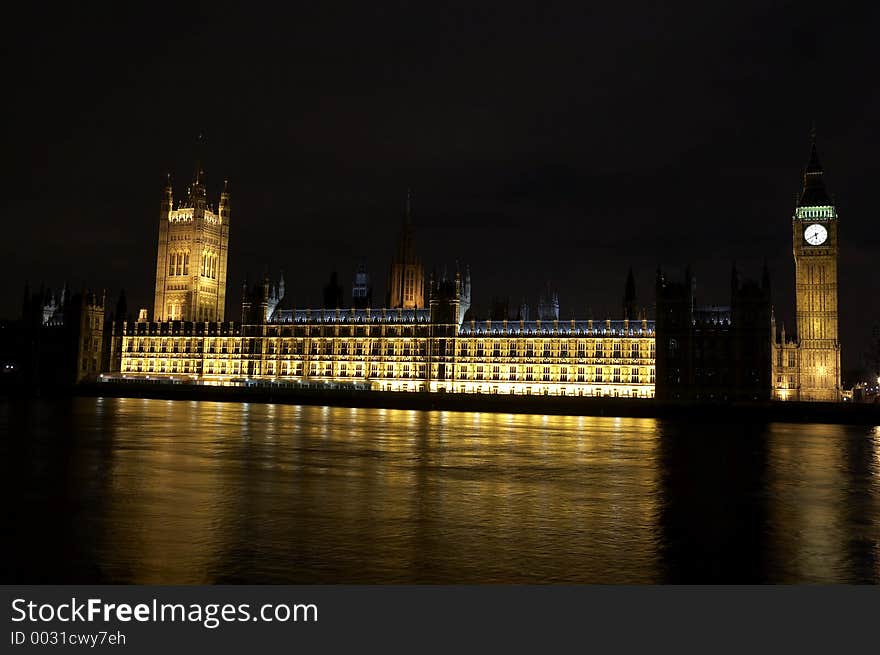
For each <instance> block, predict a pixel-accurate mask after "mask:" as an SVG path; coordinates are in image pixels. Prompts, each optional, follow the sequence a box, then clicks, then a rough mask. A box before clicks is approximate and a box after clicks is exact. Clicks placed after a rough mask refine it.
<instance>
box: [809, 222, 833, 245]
mask: <svg viewBox="0 0 880 655" xmlns="http://www.w3.org/2000/svg"><path fill="white" fill-rule="evenodd" d="M827 238H828V230H826V229H825V226H824V225H808V226H807V229H806V230H804V241H806V242H807V243H809V244H810V245H811V246H821V245H822V244H823V243H825V240H826V239H827Z"/></svg>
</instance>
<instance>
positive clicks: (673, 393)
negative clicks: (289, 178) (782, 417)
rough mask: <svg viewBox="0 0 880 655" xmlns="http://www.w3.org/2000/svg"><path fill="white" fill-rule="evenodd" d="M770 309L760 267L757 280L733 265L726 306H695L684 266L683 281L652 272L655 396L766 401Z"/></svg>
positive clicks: (692, 281)
mask: <svg viewBox="0 0 880 655" xmlns="http://www.w3.org/2000/svg"><path fill="white" fill-rule="evenodd" d="M772 312H773V310H772V303H771V296H770V277H769V273H768V272H767V269H766V267H765V269H764V274H763V279H762V281H761V283H760V284H759V283H757V282H753V281H749V280H741V279H740V277H739V273H738V272H737V270H736V268H735V267H734V269H733V270H732V272H731V289H730V305H728V306H714V305H712V306H698V305H697V304H696V279H695V278H694V276H693V275H692V273H691V271H690V268H688V269H687V271H686V272H685V277H684V282H683V283H679V282H672V281H670V280H669V279H667V278H666V276H665V275H664V274H663V273H662V272H661V271H658V272H657V322H656V339H657V352H656V367H657V382H656V385H657V386H656V395H657V398H658V399H661V400H676V401H734V400H769V399H770V394H771V364H772V363H771V359H770V357H771V348H772V339H773V327H772V322H773V318H772Z"/></svg>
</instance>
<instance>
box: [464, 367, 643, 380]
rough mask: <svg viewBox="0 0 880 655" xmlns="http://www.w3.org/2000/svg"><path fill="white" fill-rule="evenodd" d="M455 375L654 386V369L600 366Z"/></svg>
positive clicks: (487, 369) (472, 370)
mask: <svg viewBox="0 0 880 655" xmlns="http://www.w3.org/2000/svg"><path fill="white" fill-rule="evenodd" d="M457 368H458V370H457V372H456V376H455V377H457V378H458V379H460V380H515V381H526V382H529V381H544V382H590V383H595V382H613V383H620V382H628V383H630V384H649V383H650V384H654V381H655V375H656V374H655V370H654V368H650V369H647V370H646V369H644V368H638V367H635V366H633V367H621V366H614V367H603V366H576V367H575V366H572V367H568V366H560V367H559V368H558V371H557V369H556V367H550V366H520V367H517V366H501V365H495V366H483V365H476V366H459V367H457Z"/></svg>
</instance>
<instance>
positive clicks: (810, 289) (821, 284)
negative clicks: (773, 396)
mask: <svg viewBox="0 0 880 655" xmlns="http://www.w3.org/2000/svg"><path fill="white" fill-rule="evenodd" d="M837 228H838V219H837V208H836V207H835V206H834V202H833V200H832V199H831V197H830V196H829V194H828V192H827V190H826V188H825V171H824V169H823V168H822V165H821V163H820V162H819V155H818V151H817V148H816V132H815V129H814V130H813V131H812V134H811V144H810V159H809V161H808V163H807V167H806V169H804V183H803V189H802V191H801V194H800V197H799V199H798V202H797V206H796V207H795V212H794V216H793V217H792V245H793V253H794V264H795V287H796V288H795V294H796V303H797V368H798V375H797V380H798V383H799V384H798V385H797V386H798V389H797V393H796V395H795V397H797V398H798V399H799V400H802V401H826V402H836V401H838V400H840V341H839V339H838V317H837V298H838V292H837V280H838V275H837V260H838V238H837ZM783 346H784V344H783Z"/></svg>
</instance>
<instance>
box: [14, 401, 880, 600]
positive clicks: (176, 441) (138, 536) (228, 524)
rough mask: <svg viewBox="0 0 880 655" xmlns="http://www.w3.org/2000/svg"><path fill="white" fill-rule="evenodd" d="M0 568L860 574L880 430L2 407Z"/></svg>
mask: <svg viewBox="0 0 880 655" xmlns="http://www.w3.org/2000/svg"><path fill="white" fill-rule="evenodd" d="M0 455H2V458H3V461H4V465H5V468H6V472H5V474H4V477H5V481H6V482H7V485H8V491H7V492H6V493H5V494H4V497H5V501H4V504H5V506H6V507H5V508H4V514H5V516H6V518H5V521H4V525H5V526H6V528H7V529H5V530H4V533H5V534H4V536H3V544H4V545H3V549H4V557H3V563H2V574H3V580H2V582H4V583H11V582H25V583H62V582H63V583H145V584H158V583H165V584H189V583H197V584H206V583H490V582H525V583H708V582H730V583H763V582H769V583H824V582H851V583H877V582H878V581H880V427H863V426H838V425H795V424H781V423H774V424H767V425H720V424H706V423H702V424H701V423H687V422H669V421H659V420H653V419H628V418H594V417H562V416H540V415H512V414H479V413H459V412H445V411H444V412H429V411H409V410H382V409H349V408H329V407H301V406H288V405H264V404H247V403H212V402H189V401H164V400H146V399H125V398H122V399H111V398H97V399H94V398H76V399H63V400H39V401H32V402H29V403H12V402H9V401H3V402H0Z"/></svg>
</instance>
